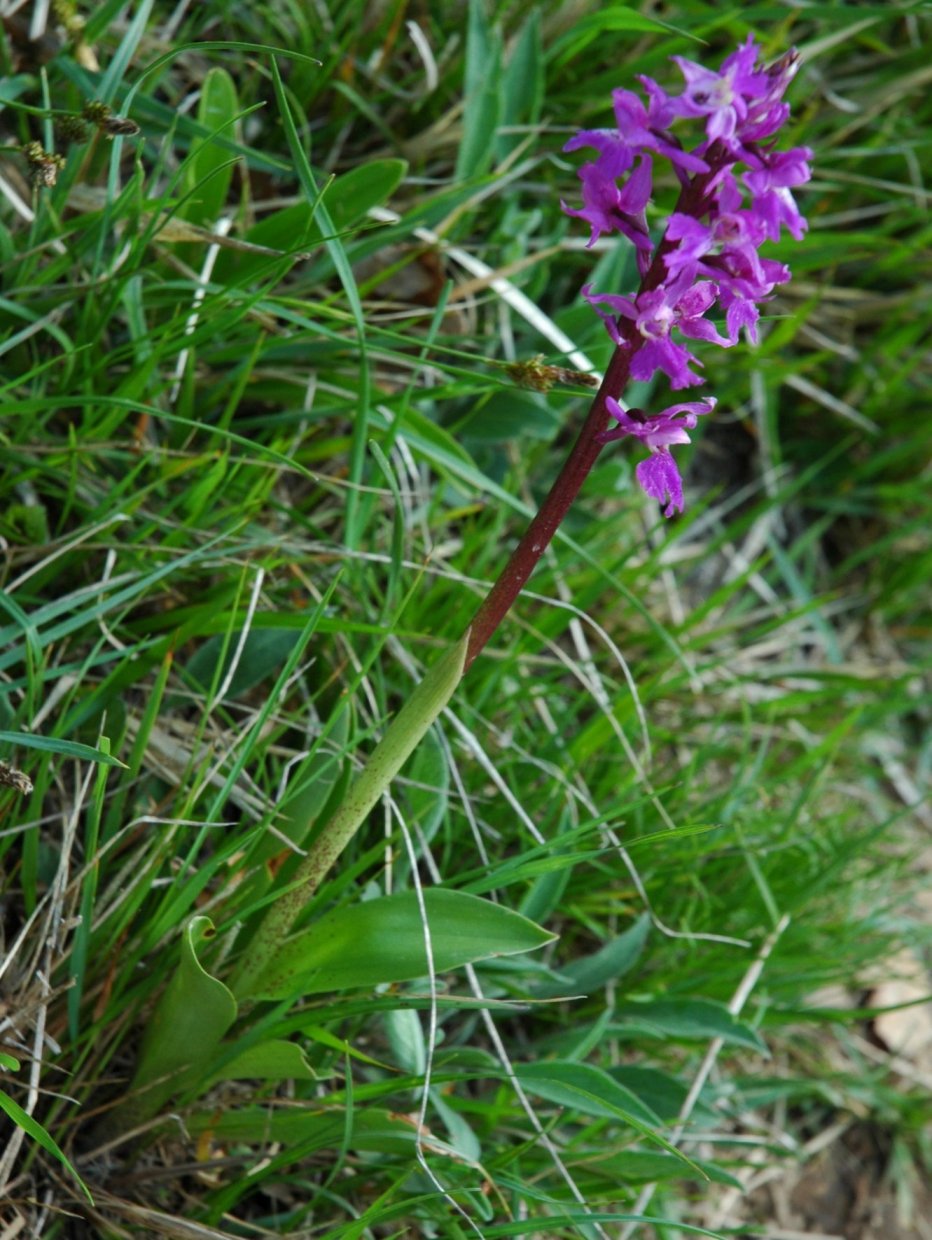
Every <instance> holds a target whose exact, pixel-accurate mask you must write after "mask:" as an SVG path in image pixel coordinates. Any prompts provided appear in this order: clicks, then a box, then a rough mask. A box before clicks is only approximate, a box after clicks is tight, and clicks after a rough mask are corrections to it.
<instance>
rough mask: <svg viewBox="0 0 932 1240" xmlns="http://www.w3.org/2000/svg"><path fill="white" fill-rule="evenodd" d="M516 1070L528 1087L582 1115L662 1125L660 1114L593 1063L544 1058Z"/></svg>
mask: <svg viewBox="0 0 932 1240" xmlns="http://www.w3.org/2000/svg"><path fill="white" fill-rule="evenodd" d="M515 1072H516V1073H517V1076H518V1080H519V1081H520V1082H521V1084H522V1085H524V1086H525V1087H526V1088H527V1089H529V1090H531V1091H532V1092H533V1093H535V1094H537V1095H539V1097H541V1098H546V1099H547V1100H548V1101H549V1102H556V1103H557V1104H558V1105H559V1106H567V1107H573V1108H574V1110H577V1111H582V1112H583V1114H584V1115H601V1116H604V1117H606V1118H608V1119H617V1118H618V1117H621V1118H624V1119H626V1118H628V1117H633V1118H634V1119H635V1120H637V1122H638V1124H641V1125H642V1124H647V1125H650V1126H651V1127H654V1128H660V1127H662V1121H661V1119H660V1116H659V1115H656V1114H655V1113H654V1112H653V1111H652V1110H651V1109H650V1107H648V1106H645V1104H644V1103H643V1102H642V1101H641V1100H640V1098H638V1096H637V1095H636V1094H633V1093H632V1092H631V1090H630V1089H626V1088H625V1086H624V1085H619V1084H618V1082H617V1081H616V1080H614V1079H613V1078H612V1077H610V1076H609V1074H608V1073H607V1072H605V1071H604V1070H603V1069H602V1068H597V1067H595V1065H594V1064H588V1063H575V1062H574V1061H572V1060H568V1059H546V1060H540V1061H539V1062H537V1063H528V1064H516V1065H515Z"/></svg>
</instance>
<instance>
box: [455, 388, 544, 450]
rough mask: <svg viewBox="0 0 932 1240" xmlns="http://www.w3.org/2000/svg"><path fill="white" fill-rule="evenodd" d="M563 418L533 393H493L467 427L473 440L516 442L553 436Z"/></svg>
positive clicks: (465, 431) (470, 439)
mask: <svg viewBox="0 0 932 1240" xmlns="http://www.w3.org/2000/svg"><path fill="white" fill-rule="evenodd" d="M561 422H562V417H561V416H559V415H558V414H557V413H556V411H555V410H554V409H551V408H550V406H549V405H548V404H547V401H546V399H544V398H542V397H539V396H534V395H532V394H531V393H530V392H493V394H492V395H491V396H490V397H489V398H488V400H486V401H483V403H482V404H481V405H480V406H479V407H478V408H477V409H476V411H475V412H474V413H473V414H472V416H471V417H470V418H469V419H468V420H467V422H466V424H465V427H464V428H463V438H464V439H466V440H467V441H469V442H472V443H480V444H487V443H514V442H515V441H516V440H524V439H540V440H543V441H545V442H547V441H549V440H551V439H553V437H554V435H556V433H557V431H558V430H559V429H560V424H561Z"/></svg>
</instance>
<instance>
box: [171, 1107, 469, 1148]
mask: <svg viewBox="0 0 932 1240" xmlns="http://www.w3.org/2000/svg"><path fill="white" fill-rule="evenodd" d="M185 1126H186V1127H187V1128H188V1130H189V1131H190V1132H192V1133H194V1134H195V1135H200V1134H201V1133H203V1132H208V1133H210V1134H211V1136H213V1137H214V1138H215V1139H216V1140H218V1141H234V1142H236V1143H240V1142H243V1143H244V1144H248V1145H257V1146H263V1145H268V1144H270V1143H272V1142H275V1143H278V1142H280V1143H281V1144H283V1145H285V1146H292V1145H298V1144H300V1145H301V1148H302V1156H305V1155H307V1154H310V1153H313V1152H314V1151H315V1150H322V1149H339V1148H343V1147H344V1146H348V1147H349V1148H350V1149H353V1150H360V1151H363V1152H366V1153H376V1154H402V1155H404V1154H407V1155H409V1156H410V1155H412V1154H413V1152H414V1141H415V1136H416V1128H415V1122H414V1120H413V1119H408V1118H406V1117H405V1116H401V1115H396V1114H394V1113H393V1112H391V1111H382V1110H377V1109H376V1108H374V1107H367V1108H366V1109H365V1110H359V1109H357V1110H355V1111H354V1112H353V1113H352V1117H351V1119H350V1121H349V1124H347V1113H346V1111H345V1110H344V1109H343V1108H342V1107H332V1108H328V1107H323V1106H321V1105H320V1103H315V1102H311V1103H305V1104H303V1105H295V1104H294V1103H289V1104H288V1105H286V1106H283V1107H281V1108H280V1109H276V1107H275V1105H274V1103H270V1104H269V1105H268V1106H253V1107H241V1108H239V1109H237V1110H228V1111H224V1112H222V1113H221V1114H217V1112H215V1111H206V1112H204V1113H203V1114H200V1115H191V1116H188V1117H186V1119H185ZM347 1129H348V1130H349V1132H348V1135H347ZM429 1143H430V1147H431V1148H432V1149H434V1150H439V1151H441V1152H444V1153H447V1154H450V1155H454V1156H455V1151H454V1150H453V1149H452V1147H451V1146H449V1145H447V1144H446V1142H443V1141H440V1140H438V1139H437V1138H436V1137H435V1136H431V1137H430V1142H429Z"/></svg>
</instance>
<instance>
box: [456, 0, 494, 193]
mask: <svg viewBox="0 0 932 1240" xmlns="http://www.w3.org/2000/svg"><path fill="white" fill-rule="evenodd" d="M501 64H502V39H501V35H500V34H499V32H498V30H497V29H495V28H493V27H491V26H490V25H489V24H488V21H487V19H486V16H485V11H484V0H469V19H468V24H467V28H466V64H465V80H464V82H463V136H462V139H461V141H460V148H459V153H458V154H457V158H456V173H455V179H456V180H457V181H465V180H468V179H469V178H470V177H472V176H477V175H479V174H480V173H482V172H485V170H486V169H487V168H488V166H489V164H490V163H491V162H492V151H493V149H494V148H493V144H494V141H495V135H496V132H497V130H498V126H499V125H500V124H501V119H502V72H501Z"/></svg>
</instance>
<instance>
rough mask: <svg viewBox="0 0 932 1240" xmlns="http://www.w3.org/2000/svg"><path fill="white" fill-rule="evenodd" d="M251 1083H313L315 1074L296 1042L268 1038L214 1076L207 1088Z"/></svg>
mask: <svg viewBox="0 0 932 1240" xmlns="http://www.w3.org/2000/svg"><path fill="white" fill-rule="evenodd" d="M221 1049H222V1048H221ZM251 1080H258V1081H316V1080H317V1073H316V1072H315V1071H314V1069H313V1068H312V1067H311V1065H310V1064H309V1063H308V1061H307V1059H306V1057H305V1054H304V1051H302V1049H301V1047H300V1046H298V1044H297V1042H288V1041H286V1040H285V1039H284V1038H272V1039H270V1040H269V1041H268V1042H259V1043H258V1044H257V1045H256V1046H247V1047H246V1049H245V1050H242V1051H240V1052H239V1053H238V1054H237V1055H235V1056H234V1057H233V1058H232V1059H230V1060H229V1061H228V1062H227V1063H225V1064H224V1065H223V1066H222V1067H221V1068H219V1069H218V1070H217V1072H215V1073H214V1075H213V1076H212V1077H211V1078H210V1084H211V1085H215V1084H216V1083H217V1081H251Z"/></svg>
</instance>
